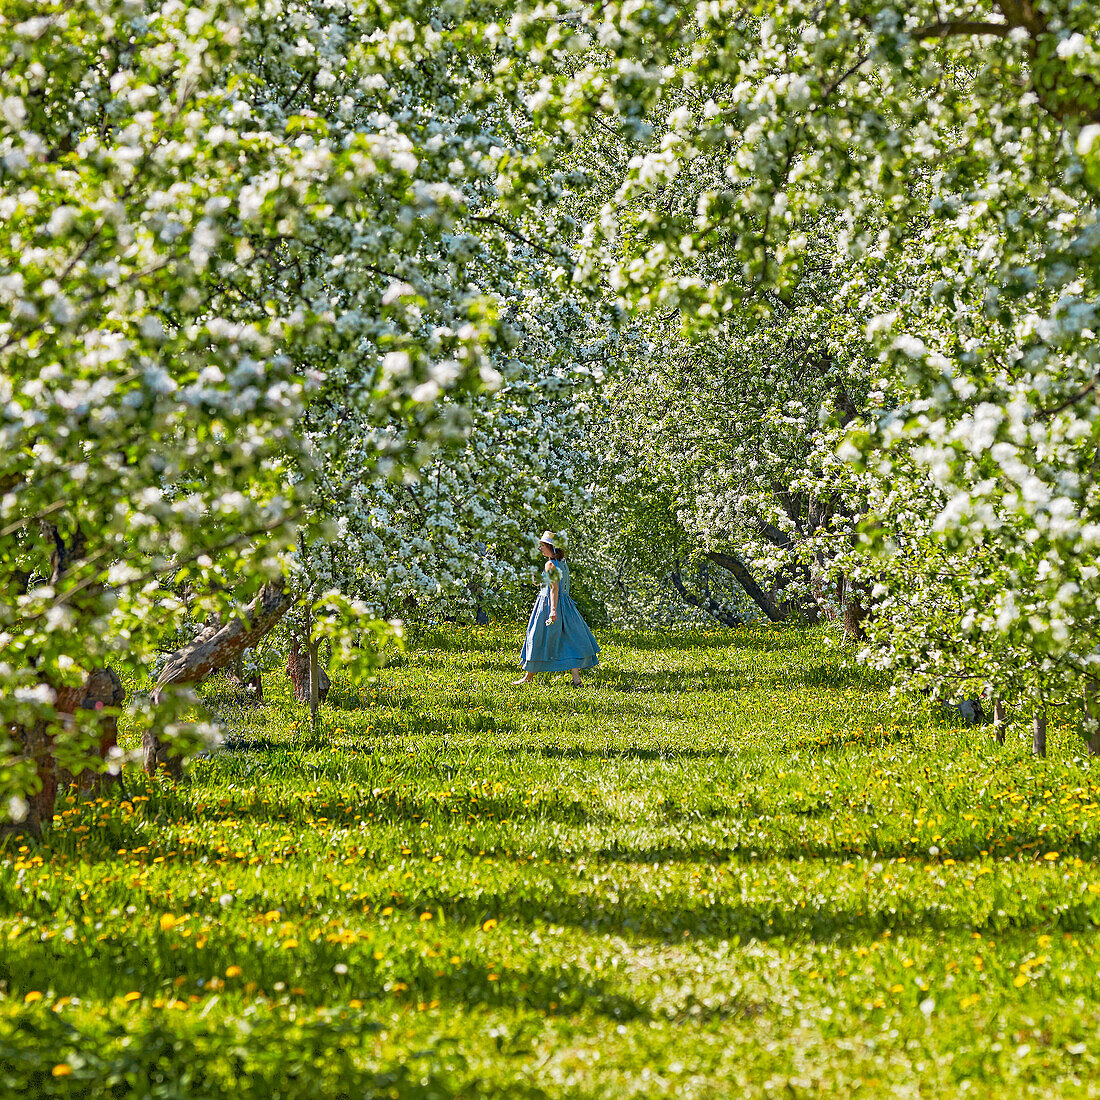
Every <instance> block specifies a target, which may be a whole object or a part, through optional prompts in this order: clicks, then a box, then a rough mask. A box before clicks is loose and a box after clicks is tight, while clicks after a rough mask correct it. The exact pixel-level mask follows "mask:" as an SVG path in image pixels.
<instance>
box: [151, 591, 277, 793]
mask: <svg viewBox="0 0 1100 1100" xmlns="http://www.w3.org/2000/svg"><path fill="white" fill-rule="evenodd" d="M295 602H296V597H295V596H292V595H291V594H290V593H289V592H288V591H287V588H286V583H285V582H284V581H283V580H282V579H281V578H280V579H279V580H277V581H272V582H270V583H269V584H265V585H264V586H263V588H261V589H260V592H259V594H258V595H257V596H256V598H255V599H254V600H253V601H252V602H251V603H250V604H249V605H248V606H247V607H246V608H245V609H244V610H243V611H242V612H241V614H240V615H236V616H234V617H233V618H231V619H230V620H229V621H228V622H226V623H221V622H219V623H217V624H214V625H212V626H208V627H207V628H206V629H205V630H203V631H202V633H200V634H199V636H198V637H197V638H195V639H194V640H193V641H191V642H188V644H187V645H185V646H183V647H182V648H180V649H178V650H176V652H175V653H173V654H172V656H171V657H169V658H168V661H167V662H166V663H165V666H164V668H163V669H162V670H161V674H160V676H159V677H158V679H157V684H156V687H155V688H154V689H153V702H154V703H156V702H158V701H159V700H160V698H161V696H162V695H163V694H164V692H165V690H166V689H168V688H171V687H178V686H180V685H181V684H198V683H201V682H202V681H203V680H205V679H206V677H207V676H209V675H210V674H211V673H212V672H217V671H218V670H219V669H223V668H226V667H227V666H229V665H230V664H232V663H233V661H235V660H236V659H237V658H238V657H239V656H240V655H241V654H242V653H243V652H244V651H245V650H246V649H251V648H252V646H254V645H255V644H256V643H257V642H258V641H259V640H260V639H261V638H262V637H264V635H266V634H268V633H269V632H270V631H271V630H272V629H273V628H274V626H275V624H276V623H277V622H278V621H279V620H280V619H281V618H282V617H283V616H284V615H285V614H286V613H287V612H288V611H289V610H290V609H291V607H293V606H294V603H295ZM141 745H142V753H143V756H144V763H145V770H146V771H147V772H148V773H149V774H150V775H152V773H153V772H155V771H156V770H157V768H158V767H159V766H161V765H162V764H163V765H166V766H167V767H168V770H169V772H170V773H171V774H172V775H174V776H178V775H179V774H180V764H179V760H178V758H176V757H172V756H171V755H170V754H169V753H168V752H167V746H166V745H165V744H164V743H163V742H162V741H161V740H160V738H158V737H157V735H156V733H155V732H154V731H152V730H146V731H145V732H144V733H143V734H142V740H141Z"/></svg>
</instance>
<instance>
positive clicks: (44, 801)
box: [13, 522, 87, 836]
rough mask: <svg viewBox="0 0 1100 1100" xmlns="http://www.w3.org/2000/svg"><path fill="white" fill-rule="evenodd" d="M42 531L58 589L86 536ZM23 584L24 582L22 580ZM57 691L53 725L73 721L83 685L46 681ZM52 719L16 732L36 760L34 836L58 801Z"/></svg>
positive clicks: (30, 823)
mask: <svg viewBox="0 0 1100 1100" xmlns="http://www.w3.org/2000/svg"><path fill="white" fill-rule="evenodd" d="M42 530H43V532H44V533H45V535H46V537H47V538H48V539H49V540H50V542H51V543H52V550H51V552H50V584H51V586H53V587H54V589H57V588H58V586H59V585H60V584H61V581H62V579H63V578H64V576H65V574H66V573H67V572H69V570H70V569H71V568H72V567H73V566H74V565H76V564H77V563H78V562H79V561H80V560H81V559H82V558H83V557H84V553H85V550H86V549H87V539H86V538H85V536H84V533H83V532H82V531H81V530H80V529H79V528H77V529H76V530H75V531H74V532H73V534H72V535H71V536H70V537H69V538H68V539H66V538H64V537H63V536H62V534H61V529H60V528H59V527H58V526H57V525H56V524H53V523H45V522H44V523H43V524H42ZM20 583H25V582H23V581H22V580H21V581H20ZM45 683H46V686H48V687H49V688H50V689H51V690H52V691H53V693H54V704H53V709H54V722H53V723H52V724H54V725H55V726H56V725H57V724H60V725H62V726H64V725H66V724H68V723H70V722H71V721H72V713H73V711H75V710H76V708H77V704H78V703H79V702H80V699H81V697H82V695H83V687H68V686H66V685H64V684H56V683H51V682H49V681H48V680H47V681H45ZM50 725H51V722H49V721H46V720H39V721H37V722H35V723H34V724H33V725H32V726H30V727H22V726H21V727H17V728H16V729H15V730H14V731H13V732H14V734H15V741H16V743H17V744H19V745H21V746H22V754H23V756H24V757H26V758H27V759H30V760H32V761H33V762H34V769H35V772H36V773H37V776H38V790H37V791H35V792H34V794H33V795H32V796H31V797H30V798H29V799H28V810H27V817H26V819H25V820H24V822H23V829H25V830H26V831H27V832H29V833H31V834H32V835H34V836H38V835H40V834H41V832H42V826H43V824H48V823H49V822H50V821H52V820H53V811H54V806H55V804H56V802H57V785H58V780H59V778H60V777H59V775H58V769H57V762H56V760H55V759H54V751H53V742H54V735H53V734H52V733H51V732H50Z"/></svg>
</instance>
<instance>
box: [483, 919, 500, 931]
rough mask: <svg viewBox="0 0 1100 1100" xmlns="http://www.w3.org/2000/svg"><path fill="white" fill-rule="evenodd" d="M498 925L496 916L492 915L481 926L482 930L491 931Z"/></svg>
mask: <svg viewBox="0 0 1100 1100" xmlns="http://www.w3.org/2000/svg"><path fill="white" fill-rule="evenodd" d="M496 926H497V921H496V918H495V917H490V918H489V919H488V920H487V921H486V922H485V923H484V924H483V925H482V926H481V930H482V932H491V931H492V930H493V929H494V928H496Z"/></svg>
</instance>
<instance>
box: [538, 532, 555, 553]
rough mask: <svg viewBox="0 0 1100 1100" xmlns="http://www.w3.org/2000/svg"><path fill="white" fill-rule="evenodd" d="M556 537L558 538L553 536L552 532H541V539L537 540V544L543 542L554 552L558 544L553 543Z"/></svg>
mask: <svg viewBox="0 0 1100 1100" xmlns="http://www.w3.org/2000/svg"><path fill="white" fill-rule="evenodd" d="M557 537H558V536H557V535H555V534H554V532H553V531H543V533H542V538H541V539H539V542H545V543H546V545H547V546H552V547H554V549H555V550H556V549H557V548H558V544H557V542H556V541H555V540H556V539H557Z"/></svg>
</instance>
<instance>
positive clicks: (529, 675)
mask: <svg viewBox="0 0 1100 1100" xmlns="http://www.w3.org/2000/svg"><path fill="white" fill-rule="evenodd" d="M534 678H535V674H534V673H533V672H528V673H526V674H525V675H523V676H521V677H520V678H519V679H518V680H513V681H512V684H513V685H519V684H529V683H530V682H531V681H532V680H533V679H534Z"/></svg>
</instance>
